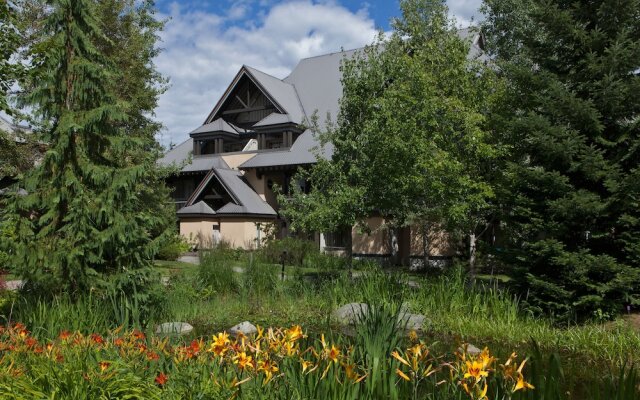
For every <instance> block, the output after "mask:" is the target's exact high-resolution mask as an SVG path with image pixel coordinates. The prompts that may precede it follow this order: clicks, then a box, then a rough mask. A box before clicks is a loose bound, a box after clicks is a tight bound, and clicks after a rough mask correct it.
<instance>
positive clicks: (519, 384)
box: [513, 359, 535, 392]
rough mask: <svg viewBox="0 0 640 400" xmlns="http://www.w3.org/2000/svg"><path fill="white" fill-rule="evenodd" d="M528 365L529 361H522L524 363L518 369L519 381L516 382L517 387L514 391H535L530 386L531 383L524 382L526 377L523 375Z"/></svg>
mask: <svg viewBox="0 0 640 400" xmlns="http://www.w3.org/2000/svg"><path fill="white" fill-rule="evenodd" d="M526 363H527V360H526V359H525V360H522V363H520V366H519V367H518V370H517V371H516V373H517V374H518V380H517V382H516V386H515V387H514V388H513V391H514V392H515V391H518V390H520V389H522V390H528V389H535V387H534V386H533V385H532V384H530V383H529V382H526V381H525V380H524V375H522V369H523V368H524V365H525V364H526Z"/></svg>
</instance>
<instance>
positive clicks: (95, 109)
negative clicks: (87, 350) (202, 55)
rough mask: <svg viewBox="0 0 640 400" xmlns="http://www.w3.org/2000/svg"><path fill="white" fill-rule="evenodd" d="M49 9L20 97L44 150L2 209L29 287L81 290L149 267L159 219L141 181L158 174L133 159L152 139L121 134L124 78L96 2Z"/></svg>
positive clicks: (74, 1)
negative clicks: (119, 85)
mask: <svg viewBox="0 0 640 400" xmlns="http://www.w3.org/2000/svg"><path fill="white" fill-rule="evenodd" d="M50 7H51V8H50V10H48V11H49V12H48V14H47V18H46V21H45V23H44V32H43V35H44V36H43V40H42V41H40V42H39V43H37V44H36V45H35V46H34V52H33V59H32V62H33V68H32V70H31V74H32V76H31V80H30V81H31V82H33V87H30V88H28V90H27V93H28V95H27V96H26V97H25V99H24V104H25V105H27V106H30V107H32V108H33V112H34V114H35V115H36V116H37V117H38V118H39V119H41V120H42V122H43V126H44V128H43V129H42V131H43V132H42V138H41V139H42V140H43V141H44V142H45V143H47V144H48V151H47V152H46V154H45V156H44V159H43V160H42V163H41V165H40V166H39V167H38V168H37V169H35V170H33V171H32V172H31V173H29V174H27V176H26V177H25V179H24V180H23V181H22V182H21V185H22V187H24V189H26V191H27V192H28V195H26V196H17V197H15V198H14V199H13V201H12V202H11V204H10V206H9V208H8V211H7V212H9V213H12V214H14V215H20V218H19V221H18V223H17V225H16V228H17V235H18V238H17V241H16V244H15V257H14V265H15V266H16V268H17V269H18V272H19V273H20V274H21V275H22V277H23V278H25V279H26V280H27V283H28V284H32V285H34V286H36V287H38V288H45V289H48V290H49V291H58V290H66V291H68V292H71V293H80V292H82V291H85V290H87V289H89V288H90V287H91V286H92V285H94V284H95V283H96V279H95V278H96V277H97V276H98V274H100V273H106V272H116V271H132V270H136V269H139V268H142V267H145V266H148V265H149V264H148V263H149V261H148V260H149V259H150V258H151V256H152V255H153V253H154V250H155V243H154V242H153V241H152V240H151V235H150V227H153V226H157V224H159V223H160V221H158V219H159V218H161V216H158V215H157V214H156V213H154V212H153V211H152V208H151V207H145V205H144V203H143V202H144V201H145V197H144V196H142V194H143V191H142V190H140V184H141V183H143V182H146V181H148V180H149V177H150V174H155V172H154V170H153V167H154V166H153V160H150V158H149V157H135V155H136V154H144V152H145V151H149V147H148V145H149V141H148V140H146V139H145V138H143V137H141V136H140V135H128V134H127V130H126V129H125V127H126V126H127V122H128V121H129V119H130V116H131V114H132V113H131V112H130V108H129V104H127V103H126V102H123V101H122V100H121V99H120V97H119V96H118V95H117V93H115V90H114V85H113V82H118V81H120V80H121V78H122V75H121V74H122V72H121V71H120V70H118V69H117V68H115V66H114V63H113V62H112V60H111V59H110V58H108V57H106V56H105V54H104V51H103V49H104V47H105V46H104V43H108V42H109V40H110V39H109V38H108V37H106V36H105V35H104V34H103V30H102V27H101V23H100V21H99V19H98V18H97V17H96V10H97V3H96V2H95V1H92V0H54V1H51V3H50ZM138 152H139V153H138Z"/></svg>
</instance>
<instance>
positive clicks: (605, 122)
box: [483, 0, 640, 320]
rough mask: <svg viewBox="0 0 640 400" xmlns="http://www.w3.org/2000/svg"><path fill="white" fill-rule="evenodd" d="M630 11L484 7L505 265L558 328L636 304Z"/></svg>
mask: <svg viewBox="0 0 640 400" xmlns="http://www.w3.org/2000/svg"><path fill="white" fill-rule="evenodd" d="M638 9H640V2H638V1H637V0H632V1H625V2H622V3H620V2H611V1H602V2H593V3H589V2H586V3H585V2H582V3H575V2H564V1H548V0H485V11H486V14H487V20H486V23H485V24H484V27H483V30H484V31H485V33H486V34H487V43H488V45H489V47H490V50H491V52H492V53H493V55H494V56H495V60H496V62H497V66H498V69H499V71H500V74H501V75H502V76H503V77H504V78H505V79H506V81H507V82H508V83H507V85H506V90H505V93H504V99H503V100H502V101H501V102H498V103H495V104H494V105H493V110H492V113H491V114H490V115H491V121H490V123H491V126H492V127H493V129H494V130H495V131H496V132H498V134H499V136H500V141H501V142H502V143H504V145H505V146H506V147H508V148H509V150H510V151H509V152H510V156H509V157H508V160H507V163H506V165H505V166H504V182H503V184H502V185H501V188H500V196H499V197H500V199H501V203H502V204H501V208H502V210H503V213H502V215H501V217H500V218H501V220H502V226H501V228H502V232H503V233H504V236H505V237H504V239H505V243H504V246H503V247H504V248H503V249H502V250H503V251H501V252H500V253H499V256H500V257H502V258H503V261H504V262H506V263H507V264H511V265H513V266H514V268H515V273H516V275H517V278H518V279H517V288H518V290H519V291H520V293H528V297H525V298H523V302H525V303H526V304H527V305H529V306H530V307H531V309H533V310H536V311H540V310H543V311H546V312H549V313H551V314H553V315H554V316H555V317H557V318H560V319H563V320H567V319H572V318H578V319H581V320H582V319H587V318H591V317H593V316H594V315H597V316H606V315H615V314H617V313H619V312H620V311H621V310H622V309H623V306H624V305H625V304H639V302H640V300H639V297H638V290H637V288H638V287H640V269H639V268H638V265H639V264H638V259H639V258H638V249H639V247H638V243H639V241H640V224H638V221H640V219H638V216H639V214H638V210H639V208H638V203H637V198H638V196H637V194H638V193H640V192H639V191H638V183H637V182H638V177H639V176H638V163H639V161H640V153H639V152H638V149H639V148H640V146H639V144H640V142H639V140H640V139H639V138H640V125H638V123H637V121H638V118H639V115H640V99H639V98H638V96H637V95H636V94H635V93H636V92H637V91H638V88H640V75H639V74H638V70H639V68H640V31H639V30H638V29H637V27H638Z"/></svg>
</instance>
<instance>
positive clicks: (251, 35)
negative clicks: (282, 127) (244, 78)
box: [156, 0, 376, 144]
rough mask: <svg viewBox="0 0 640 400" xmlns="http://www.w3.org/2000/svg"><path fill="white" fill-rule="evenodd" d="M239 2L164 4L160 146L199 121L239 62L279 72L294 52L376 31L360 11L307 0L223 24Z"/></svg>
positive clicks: (358, 41) (359, 41) (351, 44)
mask: <svg viewBox="0 0 640 400" xmlns="http://www.w3.org/2000/svg"><path fill="white" fill-rule="evenodd" d="M263 1H264V0H263ZM247 6H248V3H247V2H245V1H242V0H240V1H237V2H236V3H234V6H232V8H231V9H229V10H226V12H227V13H226V14H221V15H216V14H212V13H205V12H194V11H189V10H185V9H182V8H181V7H180V6H179V5H178V4H177V3H174V4H173V5H172V7H171V8H170V9H171V15H169V17H170V18H171V20H170V21H169V22H168V23H167V25H166V28H165V31H164V32H163V33H162V39H163V43H162V47H163V48H164V49H165V50H164V52H163V53H162V54H161V55H159V56H158V58H157V59H156V64H157V66H158V69H159V70H160V72H161V73H163V74H165V75H167V76H169V77H170V79H171V88H170V89H169V90H168V91H167V92H166V93H165V94H164V95H162V97H161V98H160V103H159V107H158V109H157V110H156V113H157V116H156V117H157V119H158V120H160V121H161V122H163V123H164V124H165V126H166V131H165V132H164V133H163V134H162V136H161V138H160V140H161V142H162V143H163V144H168V143H169V142H174V143H179V142H182V141H183V140H184V139H186V138H187V137H188V133H189V132H190V131H191V130H193V129H195V128H196V127H198V126H199V125H200V124H202V122H203V121H204V119H205V118H206V116H207V114H208V113H209V111H210V110H211V108H213V106H214V105H215V103H216V101H217V100H218V99H219V97H220V96H221V95H222V93H223V92H224V90H225V89H226V88H227V85H228V84H229V83H230V82H231V80H232V79H233V77H234V75H235V74H236V73H237V71H238V70H239V68H240V67H241V66H242V64H246V65H249V66H252V67H255V68H257V69H259V70H262V71H264V72H266V73H269V74H272V75H274V76H276V77H279V78H284V77H285V76H286V75H288V73H289V72H290V71H291V69H292V68H293V67H294V66H295V64H296V63H297V62H298V60H299V59H301V58H305V57H311V56H314V55H318V54H324V53H329V52H333V51H338V50H340V48H345V49H351V48H356V47H361V46H363V45H365V44H367V43H370V42H371V41H372V40H373V38H374V37H375V35H376V31H375V28H374V26H375V24H374V21H373V20H372V19H371V18H370V17H369V15H368V13H367V12H366V11H363V10H360V11H358V12H356V13H353V12H351V11H349V10H348V9H346V8H344V7H342V6H340V5H338V4H335V3H333V2H326V3H315V4H314V3H313V2H311V1H310V0H306V1H290V2H284V3H279V4H277V5H274V6H273V7H272V8H271V9H269V10H268V11H267V12H266V13H265V14H264V16H262V17H258V18H260V19H259V20H258V21H256V23H255V25H253V26H249V27H247V26H239V25H231V26H230V25H228V24H229V22H230V21H231V20H232V19H234V18H237V17H238V16H241V15H243V14H244V13H246V12H247V9H246V7H247ZM234 7H235V8H234Z"/></svg>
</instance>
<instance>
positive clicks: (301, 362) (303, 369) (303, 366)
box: [300, 358, 315, 373]
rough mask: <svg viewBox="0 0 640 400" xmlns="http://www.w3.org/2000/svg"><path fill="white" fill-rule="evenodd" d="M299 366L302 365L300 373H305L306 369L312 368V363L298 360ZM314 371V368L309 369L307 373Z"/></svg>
mask: <svg viewBox="0 0 640 400" xmlns="http://www.w3.org/2000/svg"><path fill="white" fill-rule="evenodd" d="M300 364H302V373H305V371H306V370H307V368H309V367H313V363H312V362H311V361H307V360H304V359H302V358H301V359H300ZM314 369H315V367H314V368H311V369H310V370H309V372H311V371H313V370H314Z"/></svg>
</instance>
